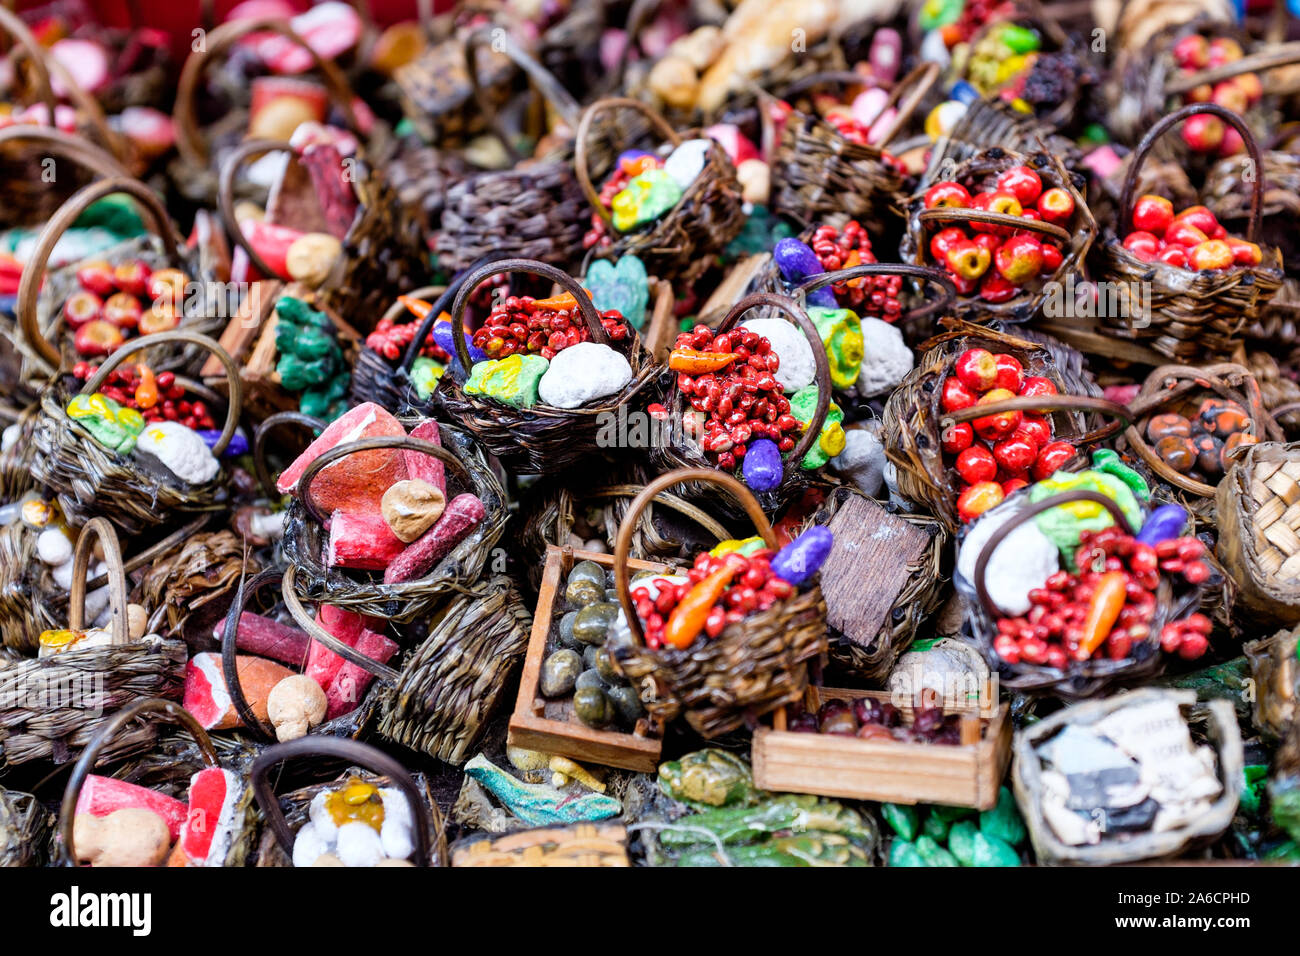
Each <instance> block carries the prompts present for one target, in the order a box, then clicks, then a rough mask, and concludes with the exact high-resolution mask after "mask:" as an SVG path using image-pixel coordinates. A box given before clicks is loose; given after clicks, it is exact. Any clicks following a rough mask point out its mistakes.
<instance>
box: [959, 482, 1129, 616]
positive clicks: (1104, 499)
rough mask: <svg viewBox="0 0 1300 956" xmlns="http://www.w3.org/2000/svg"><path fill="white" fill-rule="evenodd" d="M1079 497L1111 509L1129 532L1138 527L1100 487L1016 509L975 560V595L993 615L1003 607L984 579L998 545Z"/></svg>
mask: <svg viewBox="0 0 1300 956" xmlns="http://www.w3.org/2000/svg"><path fill="white" fill-rule="evenodd" d="M1075 501H1088V502H1092V503H1093V504H1098V505H1101V506H1102V507H1103V508H1105V509H1106V511H1107V512H1109V513H1110V516H1111V518H1112V519H1114V521H1115V524H1116V526H1117V527H1118V528H1119V529H1120V530H1122V531H1123V532H1124V533H1125V534H1133V533H1134V528H1133V526H1132V525H1131V524H1129V522H1128V518H1126V517H1124V512H1123V511H1121V510H1120V507H1119V505H1117V504H1116V503H1115V501H1114V499H1112V498H1110V497H1108V496H1107V495H1103V494H1101V493H1100V492H1097V491H1082V490H1079V491H1066V492H1063V493H1062V494H1059V495H1053V496H1052V497H1050V498H1044V499H1043V500H1042V501H1038V502H1035V503H1034V504H1031V505H1027V506H1026V507H1025V508H1023V509H1021V510H1020V511H1018V512H1016V514H1015V516H1014V517H1012V518H1011V519H1010V520H1009V521H1005V522H1003V523H1002V524H1000V525H999V526H998V528H997V530H996V531H994V532H993V534H992V535H991V536H990V537H989V539H988V541H987V542H985V544H984V547H983V548H981V549H980V553H979V557H978V558H977V559H976V560H975V570H974V572H973V577H974V580H973V581H972V582H971V583H972V584H974V585H975V595H976V597H978V598H979V601H980V604H981V605H983V607H984V610H986V611H988V613H989V617H991V618H993V619H994V620H997V619H998V618H1000V617H1003V616H1004V615H1003V613H1002V610H1001V608H999V607H998V605H997V602H995V601H994V600H993V597H992V595H990V594H989V589H988V585H987V583H986V582H985V580H984V575H985V572H986V571H987V570H988V566H989V561H991V560H992V559H993V553H994V552H995V551H997V549H998V545H1000V544H1001V543H1002V542H1003V541H1004V540H1006V537H1007V535H1009V534H1011V532H1012V531H1014V530H1015V529H1016V528H1018V527H1020V526H1021V525H1022V524H1024V523H1025V522H1026V521H1028V520H1029V519H1030V518H1033V517H1036V516H1038V515H1040V514H1042V513H1043V512H1044V511H1050V510H1051V509H1052V508H1055V507H1057V506H1059V505H1068V504H1070V503H1072V502H1075Z"/></svg>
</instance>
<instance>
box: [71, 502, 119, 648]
mask: <svg viewBox="0 0 1300 956" xmlns="http://www.w3.org/2000/svg"><path fill="white" fill-rule="evenodd" d="M96 541H98V542H99V544H100V547H101V548H102V549H103V552H104V564H106V565H107V566H108V606H109V610H110V612H111V614H112V618H111V619H112V624H111V625H110V626H111V628H112V631H113V643H114V644H126V643H127V641H128V640H129V635H128V633H127V625H126V605H127V590H126V567H125V565H124V564H123V562H122V545H121V544H120V543H119V542H118V540H117V532H116V531H115V530H114V529H113V525H112V524H110V523H109V520H108V519H107V518H91V519H90V520H89V521H87V522H86V524H85V525H84V526H83V527H82V529H81V534H79V535H78V536H77V544H76V547H75V549H74V550H73V552H72V587H71V589H70V591H69V594H68V627H69V628H70V629H71V630H74V631H79V630H81V629H82V628H83V627H85V626H86V623H87V622H86V575H87V573H88V572H89V570H90V558H91V555H92V550H91V549H92V548H93V547H94V544H95V542H96Z"/></svg>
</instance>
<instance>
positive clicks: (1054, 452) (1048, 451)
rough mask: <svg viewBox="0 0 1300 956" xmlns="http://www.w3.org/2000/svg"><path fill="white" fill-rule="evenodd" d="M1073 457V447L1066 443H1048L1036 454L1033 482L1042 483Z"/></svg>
mask: <svg viewBox="0 0 1300 956" xmlns="http://www.w3.org/2000/svg"><path fill="white" fill-rule="evenodd" d="M1073 457H1074V446H1073V445H1071V444H1070V443H1069V442H1068V441H1054V442H1048V443H1047V444H1046V445H1044V446H1043V447H1042V449H1041V450H1040V451H1039V452H1038V458H1037V459H1036V460H1035V461H1034V469H1033V474H1034V480H1035V481H1042V480H1043V479H1044V478H1049V477H1051V476H1052V475H1053V474H1055V473H1056V472H1057V471H1058V470H1059V469H1060V468H1061V466H1062V465H1064V464H1065V463H1066V462H1067V461H1069V460H1070V459H1071V458H1073Z"/></svg>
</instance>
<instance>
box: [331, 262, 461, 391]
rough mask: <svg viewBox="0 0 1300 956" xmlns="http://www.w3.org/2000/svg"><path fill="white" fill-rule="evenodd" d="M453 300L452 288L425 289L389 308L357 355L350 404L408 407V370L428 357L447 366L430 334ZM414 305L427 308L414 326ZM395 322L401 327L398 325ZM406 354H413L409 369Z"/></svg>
mask: <svg viewBox="0 0 1300 956" xmlns="http://www.w3.org/2000/svg"><path fill="white" fill-rule="evenodd" d="M454 295H455V287H454V286H437V285H428V286H423V287H421V288H419V289H412V290H411V291H410V292H409V293H407V294H406V295H405V296H401V297H399V298H398V300H397V301H396V302H394V303H393V304H392V305H390V306H389V307H388V309H387V310H386V311H385V312H384V314H383V315H382V316H381V317H380V319H379V321H378V322H377V323H376V324H375V328H374V331H373V332H372V333H371V334H370V335H369V336H367V337H366V341H365V343H364V347H363V348H361V349H359V350H358V352H357V360H356V362H355V363H354V364H353V366H352V380H351V382H350V384H349V386H348V394H349V396H350V397H351V399H352V401H353V403H355V404H360V403H361V402H374V403H375V404H376V405H378V406H380V407H381V408H386V409H388V410H389V411H390V412H394V413H396V412H398V411H400V410H401V408H402V405H403V404H404V402H405V401H406V391H407V389H408V388H409V387H410V370H411V367H412V366H414V364H415V363H416V362H417V361H419V360H420V359H421V358H424V357H428V358H430V359H431V360H432V361H434V362H438V363H439V364H440V365H444V366H445V364H446V362H448V361H450V359H451V356H450V355H449V354H448V353H447V352H445V351H443V350H442V348H441V347H440V346H437V347H436V351H434V345H433V344H432V343H430V342H429V333H430V331H431V330H432V328H433V324H434V321H435V320H436V319H437V318H438V316H439V315H440V314H442V312H444V311H445V310H446V308H447V306H449V305H451V300H452V298H453V297H454ZM412 301H414V302H419V303H431V305H430V307H429V309H428V312H427V313H426V314H425V315H424V316H423V318H421V317H420V316H415V321H411V319H410V316H411V315H412V313H411V305H410V303H411V302H412ZM399 319H404V321H401V322H399V321H398V320H399ZM416 342H419V343H420V344H419V345H417V344H415V343H416ZM409 352H414V353H415V354H414V355H412V356H411V357H410V362H409V363H407V362H405V361H403V358H404V357H405V356H406V355H407V354H408V353H409ZM417 377H418V373H417ZM417 394H418V393H417Z"/></svg>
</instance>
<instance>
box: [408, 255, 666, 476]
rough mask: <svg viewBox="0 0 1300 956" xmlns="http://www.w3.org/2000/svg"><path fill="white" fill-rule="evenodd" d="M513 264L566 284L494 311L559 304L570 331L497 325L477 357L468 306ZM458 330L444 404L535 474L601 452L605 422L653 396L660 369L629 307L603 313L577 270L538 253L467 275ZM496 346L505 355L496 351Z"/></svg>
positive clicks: (454, 321) (437, 398) (560, 318)
mask: <svg viewBox="0 0 1300 956" xmlns="http://www.w3.org/2000/svg"><path fill="white" fill-rule="evenodd" d="M508 273H523V274H526V275H535V276H540V277H542V278H545V279H550V280H551V281H552V282H554V283H557V284H558V285H559V286H560V288H562V289H563V290H564V292H563V293H562V294H561V295H559V296H556V297H554V298H551V299H528V298H520V299H518V300H517V301H515V300H513V298H507V299H505V300H504V301H503V302H500V303H498V307H497V308H496V309H494V311H496V312H504V313H505V316H508V315H509V313H511V312H514V311H522V312H524V313H527V317H528V320H529V321H530V322H531V321H535V320H538V319H540V318H541V317H542V316H541V315H540V314H539V312H546V313H548V314H552V313H553V314H552V318H551V322H552V325H553V326H554V324H555V323H559V322H563V324H564V325H566V326H567V331H561V332H552V333H550V334H549V335H547V333H545V332H544V331H542V330H540V329H539V330H537V331H530V330H529V328H528V327H527V326H525V325H524V324H523V322H522V321H520V320H518V319H515V320H511V321H510V324H509V325H508V326H507V328H509V329H510V333H511V338H510V339H509V340H508V341H507V339H506V338H505V336H504V335H501V334H500V333H491V332H489V335H488V337H486V338H483V347H482V349H480V348H479V347H478V346H477V345H476V347H475V350H476V353H477V356H479V357H480V360H479V361H477V362H476V361H475V360H474V358H473V357H472V356H471V353H470V350H469V346H468V345H467V343H466V341H465V328H464V317H465V309H466V306H467V305H468V303H469V299H470V296H471V295H473V293H474V292H475V290H476V289H477V288H478V287H479V285H480V284H481V283H482V282H483V281H484V280H485V279H488V278H491V277H492V276H497V275H501V274H508ZM579 321H580V322H581V323H582V325H583V326H585V327H584V328H579V327H578V322H579ZM515 325H518V326H519V327H520V328H519V330H516V329H515V328H514V326H515ZM450 331H451V332H452V337H453V338H452V341H453V344H454V346H455V356H456V358H457V360H458V361H459V368H458V369H452V370H451V371H449V372H448V373H447V374H445V375H443V376H442V377H441V378H440V379H439V380H438V387H437V389H436V391H435V392H434V394H433V403H434V405H436V406H437V407H438V408H440V409H441V410H442V412H443V413H444V414H446V415H447V416H449V417H450V418H451V420H452V421H456V422H458V423H459V424H460V427H462V428H464V429H465V430H466V431H467V432H469V434H470V435H471V436H473V438H474V439H475V440H476V441H478V442H479V443H480V444H481V445H482V446H483V447H484V448H485V449H486V450H487V451H488V452H490V453H491V454H493V455H495V456H496V457H497V458H499V459H500V460H501V462H502V463H503V464H504V465H506V467H508V468H512V469H516V470H518V471H521V472H523V473H525V474H554V473H557V472H559V471H562V470H564V469H566V468H569V467H571V466H572V465H574V464H576V463H577V462H579V461H581V460H583V459H584V458H587V457H589V456H591V455H593V454H597V453H598V452H599V451H600V449H601V448H602V439H601V429H602V428H603V427H605V426H606V424H607V421H608V420H609V419H610V418H611V416H616V415H617V413H618V412H619V411H620V409H622V408H623V407H626V409H627V412H631V411H633V410H634V409H637V408H639V407H640V406H641V405H642V404H643V403H644V402H645V401H647V400H648V398H647V393H648V391H649V386H650V385H651V383H652V382H653V380H654V378H655V376H656V374H657V371H658V368H657V366H655V365H654V364H653V363H652V362H651V361H650V359H649V356H647V355H645V354H644V350H643V349H642V347H641V343H640V339H639V337H638V336H637V334H636V332H635V330H633V329H632V328H631V327H630V326H629V325H627V323H625V322H624V321H623V320H622V317H621V316H620V315H618V314H617V313H609V312H607V313H605V314H603V315H602V314H600V313H598V312H597V311H596V309H595V307H594V306H593V305H592V303H591V298H590V297H589V296H588V295H587V293H586V292H585V291H583V289H582V288H581V286H579V285H578V283H577V282H576V281H575V280H574V279H572V278H571V277H570V276H569V275H568V274H567V273H565V272H562V271H560V270H559V269H556V268H555V267H554V266H550V265H547V264H546V263H544V262H538V261H535V260H530V259H506V260H502V261H497V262H492V263H489V264H487V265H483V266H480V267H479V268H477V269H475V270H474V271H472V272H471V273H469V274H468V275H467V276H465V278H464V279H463V280H462V282H461V285H460V288H459V290H458V291H457V293H456V299H455V302H454V303H453V305H452V308H451V329H450ZM480 331H482V330H480ZM520 331H522V332H523V333H524V339H523V340H521V339H520V335H519V332H520ZM435 337H436V334H435ZM476 338H479V336H477V335H476ZM494 338H495V339H499V342H497V341H494ZM552 343H555V344H552ZM494 351H495V354H496V355H500V356H502V357H500V358H494V357H492V356H493V354H494ZM548 352H549V353H550V356H549V357H548V354H547V353H548ZM458 375H467V377H466V378H464V379H463V380H461V379H459V378H458V377H457V376H458ZM411 405H412V406H413V407H417V408H418V407H420V406H418V405H417V404H416V402H415V401H411Z"/></svg>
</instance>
